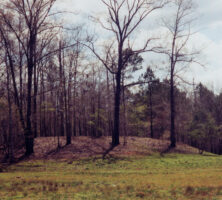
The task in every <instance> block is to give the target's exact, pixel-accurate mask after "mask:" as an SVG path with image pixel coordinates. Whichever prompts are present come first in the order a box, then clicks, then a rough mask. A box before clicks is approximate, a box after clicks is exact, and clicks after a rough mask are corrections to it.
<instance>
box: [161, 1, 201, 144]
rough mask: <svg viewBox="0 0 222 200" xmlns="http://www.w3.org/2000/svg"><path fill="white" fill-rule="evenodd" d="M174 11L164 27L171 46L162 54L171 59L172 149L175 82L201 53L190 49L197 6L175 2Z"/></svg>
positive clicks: (190, 3)
mask: <svg viewBox="0 0 222 200" xmlns="http://www.w3.org/2000/svg"><path fill="white" fill-rule="evenodd" d="M172 5H173V11H174V12H175V13H174V14H173V16H171V17H170V18H169V20H167V21H166V20H163V22H164V26H165V27H166V29H167V31H168V39H169V41H170V45H169V46H167V47H166V50H165V51H163V52H162V53H164V54H166V55H167V57H168V59H169V63H170V65H169V72H170V113H171V117H170V118H171V127H170V140H171V144H170V148H174V147H175V146H176V133H175V91H174V90H175V82H176V80H175V79H176V78H181V77H180V76H179V72H181V71H184V70H185V69H186V68H188V67H189V66H190V65H191V64H192V63H198V62H197V56H198V55H199V54H200V51H196V50H195V51H194V50H192V49H191V48H189V40H190V39H191V37H192V35H193V34H194V32H192V30H191V29H192V24H193V22H194V20H195V18H194V8H195V5H194V3H193V1H192V0H173V1H172Z"/></svg>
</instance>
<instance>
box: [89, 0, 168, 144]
mask: <svg viewBox="0 0 222 200" xmlns="http://www.w3.org/2000/svg"><path fill="white" fill-rule="evenodd" d="M101 1H102V2H103V3H104V5H105V6H106V7H107V11H108V14H107V19H106V21H105V22H104V21H102V20H100V19H97V22H99V23H100V25H101V26H102V27H103V28H104V29H105V30H107V31H109V32H111V33H112V34H113V35H114V38H115V39H114V41H112V44H110V45H108V46H107V48H106V52H105V57H102V56H100V54H99V53H98V52H97V51H96V50H95V48H94V46H93V44H92V43H91V44H90V45H88V47H89V48H90V49H91V50H92V52H93V53H94V54H95V56H96V57H97V58H98V59H99V60H100V61H101V62H102V64H103V65H104V66H105V67H106V68H107V70H108V71H109V72H111V73H112V74H114V75H115V95H114V96H115V97H114V102H115V103H114V130H113V134H112V147H115V146H117V145H118V144H119V116H120V115H119V113H120V96H121V76H122V71H123V69H124V67H125V66H126V64H127V62H128V60H129V59H130V57H131V56H132V55H134V54H136V53H137V54H138V53H142V52H146V51H152V50H154V49H153V48H151V49H148V45H149V44H150V42H151V41H152V40H153V39H154V38H149V39H147V40H146V41H145V42H144V45H143V47H141V48H139V49H137V50H135V49H133V48H132V44H130V38H131V36H132V35H133V33H134V32H135V31H136V29H137V28H138V27H139V25H140V24H141V23H142V22H143V21H144V20H145V19H146V18H147V16H148V15H150V14H151V13H152V12H153V11H154V10H157V9H160V8H162V7H163V6H164V5H165V4H166V3H167V2H166V1H164V0H160V1H159V0H155V1H154V0H121V1H117V0H101ZM127 48H129V49H132V51H130V54H128V55H125V54H124V50H125V49H127ZM114 55H115V56H114Z"/></svg>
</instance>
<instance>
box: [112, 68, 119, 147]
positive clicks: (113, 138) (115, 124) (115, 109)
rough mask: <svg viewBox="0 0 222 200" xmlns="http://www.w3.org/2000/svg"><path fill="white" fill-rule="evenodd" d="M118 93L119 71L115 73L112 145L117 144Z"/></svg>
mask: <svg viewBox="0 0 222 200" xmlns="http://www.w3.org/2000/svg"><path fill="white" fill-rule="evenodd" d="M120 93H121V71H118V73H117V74H116V91H115V106H114V131H113V134H112V146H117V145H119V113H120Z"/></svg>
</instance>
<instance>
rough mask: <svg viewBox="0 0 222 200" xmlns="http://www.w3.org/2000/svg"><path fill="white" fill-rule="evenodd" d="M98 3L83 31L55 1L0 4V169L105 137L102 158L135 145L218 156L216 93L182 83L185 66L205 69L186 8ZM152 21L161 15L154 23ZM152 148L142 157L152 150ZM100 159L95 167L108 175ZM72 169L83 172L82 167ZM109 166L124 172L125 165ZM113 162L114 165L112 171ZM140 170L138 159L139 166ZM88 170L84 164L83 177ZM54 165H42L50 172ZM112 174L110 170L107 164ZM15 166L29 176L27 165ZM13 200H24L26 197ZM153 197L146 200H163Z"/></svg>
mask: <svg viewBox="0 0 222 200" xmlns="http://www.w3.org/2000/svg"><path fill="white" fill-rule="evenodd" d="M98 1H100V3H101V5H103V8H104V11H103V13H99V14H92V15H91V14H90V13H88V15H89V17H88V18H87V20H88V21H87V23H82V22H76V20H73V22H72V19H74V18H75V17H76V18H77V16H78V15H79V13H75V12H74V11H75V7H73V8H71V11H70V12H68V11H67V10H63V9H62V8H61V7H60V4H59V3H60V2H59V0H1V4H0V161H2V162H3V163H8V164H10V163H17V162H19V160H22V159H24V158H25V159H27V158H29V157H30V156H33V155H35V154H36V152H35V151H38V150H37V149H38V148H37V147H36V148H35V146H38V145H39V141H44V142H45V143H47V142H46V141H51V140H53V141H54V142H55V151H56V152H59V151H60V150H63V148H66V147H67V148H69V147H70V148H71V146H70V145H72V144H75V145H74V146H76V145H77V146H78V144H77V143H78V142H80V141H81V142H83V143H84V141H85V143H84V145H87V144H89V139H92V143H93V141H94V140H95V143H93V144H92V145H98V146H99V144H97V143H96V141H97V140H100V139H104V138H108V140H109V143H107V145H106V147H107V148H105V149H104V153H103V159H104V158H105V157H106V156H107V155H108V154H109V153H110V152H112V151H114V152H115V149H116V148H120V147H119V146H120V145H121V146H123V147H122V148H123V149H124V148H125V149H127V148H128V147H127V146H128V145H129V146H130V145H131V142H132V141H133V140H135V141H140V142H138V145H142V144H143V140H144V141H153V142H154V143H155V142H157V143H158V142H161V141H162V142H165V143H164V144H165V146H164V148H162V149H161V150H160V155H162V154H167V153H168V152H171V151H174V149H176V148H178V146H180V145H182V144H183V145H186V146H189V148H193V149H195V150H197V154H200V155H203V154H204V153H206V152H208V153H209V155H215V154H217V155H221V154H222V112H221V110H222V93H218V92H215V91H214V90H213V88H211V87H209V85H206V84H204V83H201V82H196V81H195V80H194V79H192V78H190V77H189V78H188V79H186V77H184V76H183V74H185V71H187V70H188V71H189V70H190V69H191V68H192V67H193V66H194V65H199V66H201V67H205V66H204V62H203V59H202V57H204V56H203V54H202V49H201V48H199V47H197V48H195V42H192V41H193V40H192V38H193V36H194V35H195V34H196V29H195V22H196V20H197V16H196V5H195V2H194V1H192V0H155V1H154V0H98ZM64 2H65V1H64ZM166 10H167V11H166ZM158 12H159V13H163V17H162V18H161V19H158V16H159V15H157V14H156V13H158ZM155 14H156V15H155ZM156 16H157V19H155V20H159V21H158V26H160V28H161V30H162V31H163V33H158V32H155V33H152V34H151V33H150V34H149V33H144V35H145V36H144V35H143V37H141V38H139V37H140V36H141V35H140V33H141V32H140V30H141V28H142V27H143V26H146V24H147V23H148V22H149V20H150V21H154V18H155V17H156ZM70 21H71V22H70ZM155 58H157V59H155ZM80 138H83V140H81V139H80ZM84 138H85V139H84ZM104 140H105V139H104ZM75 141H76V143H75ZM77 141H78V142H77ZM90 141H91V140H90ZM106 142H107V141H106ZM40 143H41V142H40ZM154 143H152V142H151V143H150V145H151V146H147V145H145V146H146V147H144V148H145V149H146V148H152V145H153V146H155V144H156V143H155V144H154ZM48 144H50V142H49V143H48ZM84 145H83V147H82V146H81V148H84ZM157 146H158V144H157ZM80 150H81V149H80ZM117 154H118V153H117ZM200 155H197V156H200ZM166 156H168V155H166ZM183 156H184V155H181V157H180V156H178V157H179V158H180V159H181V162H185V161H184V160H186V162H189V159H188V157H189V156H188V157H186V156H185V157H183ZM215 156H216V155H215ZM61 157H62V156H61ZM183 158H184V160H182V159H183ZM198 158H200V163H203V166H205V164H204V163H205V160H201V159H204V158H202V157H198ZM216 158H217V157H216ZM109 159H110V158H109ZM109 159H108V161H104V162H105V164H104V166H105V167H107V168H108V166H106V165H108V164H107V163H106V162H109V161H110V160H109ZM143 159H145V158H143ZM161 159H162V158H159V160H160V161H161ZM167 159H171V157H169V158H168V157H167ZM218 159H220V157H218ZM111 160H112V157H111ZM72 162H77V161H72ZM78 162H80V164H78V165H83V163H82V162H83V161H78ZM90 162H91V161H90ZM95 162H99V163H100V161H95ZM101 162H102V161H101ZM110 162H111V161H110ZM118 162H123V163H122V164H123V166H125V165H127V164H126V163H125V162H127V161H126V160H123V161H118ZM118 162H117V163H116V166H119V165H121V164H120V163H118ZM138 162H140V161H138ZM141 162H142V161H141ZM149 162H150V161H147V160H145V161H144V163H145V164H144V166H146V165H147V166H148V163H149ZM157 162H159V161H157ZM167 162H168V161H167ZM170 162H171V161H169V163H170ZM173 162H174V161H173ZM186 162H185V163H186ZM209 162H211V161H209ZM215 162H217V161H216V159H215ZM215 162H214V160H213V158H212V163H215ZM92 163H93V161H92ZM92 163H89V164H88V165H89V170H91V167H92V166H91V165H93V164H92ZM99 163H97V164H99ZM171 164H172V163H171ZM171 164H169V166H171ZM37 165H38V166H42V165H43V164H42V163H39V164H36V166H37ZM54 165H55V163H50V164H49V166H48V167H49V169H54ZM112 165H113V167H114V168H115V163H112ZM139 165H140V164H138V167H137V168H140V167H139ZM12 166H13V165H12ZM24 166H25V167H28V166H29V167H30V168H31V167H33V166H32V164H31V162H28V163H26V164H24ZM172 166H173V167H174V168H173V169H177V167H179V165H178V166H177V164H175V165H174V164H172ZM181 166H182V165H181ZM181 166H180V167H181ZM184 166H185V168H186V164H184V165H183V166H182V167H184ZM218 166H220V165H219V164H218ZM92 168H93V167H92ZM19 169H20V168H19ZM64 169H66V168H65V167H64ZM96 169H97V168H96ZM115 169H116V168H115ZM144 169H145V168H144ZM160 169H161V170H163V168H162V165H161V166H160ZM2 170H3V168H2ZM10 170H12V171H13V169H10ZM67 170H70V169H69V168H67ZM107 170H108V169H107ZM3 171H4V170H3ZM0 173H1V165H0ZM161 173H162V172H161ZM0 175H1V174H0ZM33 179H34V178H33ZM80 179H81V178H80ZM0 180H1V176H0ZM29 183H30V184H34V183H35V184H42V185H44V184H46V185H47V184H49V188H51V189H52V191H51V192H53V191H54V190H55V191H57V189H58V187H57V186H56V185H55V186H53V184H54V183H52V184H51V186H52V187H51V186H50V182H45V183H41V181H39V182H38V183H37V182H35V181H34V182H32V181H31V182H28V181H27V180H25V183H24V184H29ZM59 184H60V183H59ZM62 184H63V183H61V187H63V186H62ZM67 184H68V183H67ZM78 184H80V185H81V184H83V183H81V182H79V183H77V185H78ZM64 185H66V184H65V183H64ZM0 186H1V184H0ZM13 187H14V186H13ZM15 187H17V186H15ZM27 187H28V186H27ZM44 187H45V186H43V189H42V190H43V192H44ZM46 187H48V186H46ZM64 187H65V186H64ZM67 187H71V186H70V185H68V186H67ZM78 187H79V186H78ZM90 187H91V186H90ZM101 187H102V186H101ZM181 187H182V186H181ZM193 187H194V188H193ZM193 187H192V186H189V185H188V186H186V189H185V193H186V195H191V196H189V197H188V198H187V199H192V198H193V197H192V195H194V194H196V197H195V198H196V199H198V198H199V196H198V195H202V193H201V192H200V194H199V193H198V194H197V193H195V191H196V192H197V190H198V189H195V186H193ZM221 187H222V186H221ZM120 188H121V186H120ZM218 188H219V186H218ZM218 188H217V189H218ZM18 190H19V189H18ZM27 190H28V191H29V190H30V189H27ZM79 190H81V189H80V188H79ZM91 190H92V191H93V190H94V189H92V188H91V189H90V191H91ZM118 190H120V189H118ZM118 190H116V191H118ZM126 190H131V189H130V187H129V188H128V189H126ZM49 191H50V189H49ZM133 191H134V190H133ZM212 191H213V189H212V190H211V192H212ZM218 191H221V190H220V189H218ZM75 192H77V191H75ZM102 193H103V194H106V193H104V191H103V192H102ZM212 193H213V192H212ZM0 194H1V195H3V197H4V195H6V194H5V193H1V187H0ZM22 194H23V196H24V197H23V198H24V199H25V197H26V196H27V195H28V194H26V192H23V193H22ZM152 194H153V195H154V193H152ZM176 194H177V192H176ZM220 194H221V193H220ZM220 194H219V192H218V194H217V195H220ZM106 195H107V196H106V199H109V198H108V197H109V195H108V194H106ZM116 195H117V194H116ZM118 195H119V194H118ZM135 195H136V196H133V197H129V196H128V198H129V199H130V198H132V199H137V198H138V199H139V198H143V197H144V195H145V196H146V195H147V193H146V192H145V193H144V191H143V192H142V191H140V192H137V193H135ZM155 195H156V193H155ZM155 195H154V196H155ZM159 195H160V194H159ZM161 195H162V194H161ZM161 195H160V196H159V197H158V195H157V196H155V197H154V198H153V199H168V198H167V196H161ZM172 195H173V193H172ZM191 197H192V198H191ZM201 197H202V196H201ZM201 197H200V199H201ZM210 197H211V196H210ZM30 198H31V199H32V197H30ZM177 198H178V199H182V198H180V196H177ZM195 198H194V199H195ZM6 199H7V198H6ZM33 199H34V197H33ZM52 199H53V197H52ZM55 199H56V198H55ZM67 199H68V198H67ZM70 199H71V198H70ZM74 199H84V198H83V197H82V198H81V197H78V198H77V196H76V197H75V198H74ZM85 199H90V198H89V197H88V198H85ZM91 199H100V198H99V197H91ZM113 199H121V198H120V196H115V197H114V198H113ZM126 199H127V197H126ZM147 199H151V198H148V197H147ZM172 199H176V198H173V197H172ZM206 199H210V198H209V196H207V197H206Z"/></svg>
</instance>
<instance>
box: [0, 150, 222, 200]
mask: <svg viewBox="0 0 222 200" xmlns="http://www.w3.org/2000/svg"><path fill="white" fill-rule="evenodd" d="M0 199H1V200H4V199H105V200H111V199H113V200H119V199H133V200H135V199H149V200H152V199H155V200H156V199H157V200H158V199H164V200H165V199H172V200H176V199H178V200H185V199H189V200H190V199H193V200H198V199H206V200H219V199H222V157H220V156H216V155H210V154H208V155H207V154H206V155H198V154H193V155H191V154H176V153H171V154H166V155H164V156H163V157H162V156H160V155H159V154H158V153H153V154H151V155H147V156H141V155H140V156H131V157H126V156H125V157H117V156H115V157H113V156H111V157H109V158H108V159H106V160H102V159H93V158H91V159H90V158H86V159H78V160H74V161H68V160H66V161H62V160H60V161H56V160H34V161H33V160H32V161H30V160H29V161H24V162H20V163H18V164H16V165H12V166H10V167H8V168H7V169H5V170H4V171H3V172H2V173H0Z"/></svg>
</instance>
